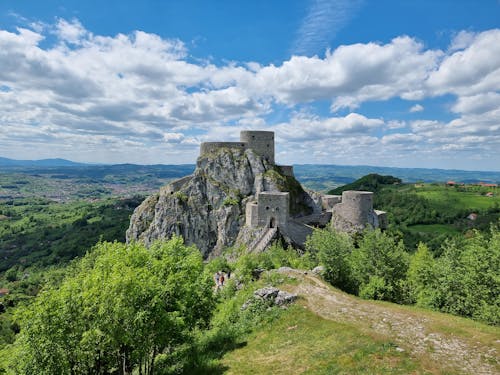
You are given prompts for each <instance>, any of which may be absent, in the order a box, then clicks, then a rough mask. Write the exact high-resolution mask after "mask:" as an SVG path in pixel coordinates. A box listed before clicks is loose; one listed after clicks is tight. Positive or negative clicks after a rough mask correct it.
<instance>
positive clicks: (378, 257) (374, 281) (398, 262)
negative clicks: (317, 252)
mask: <svg viewBox="0 0 500 375" xmlns="http://www.w3.org/2000/svg"><path fill="white" fill-rule="evenodd" d="M350 265H351V269H352V275H353V278H354V280H355V282H356V283H357V285H358V288H359V294H360V296H362V297H364V298H374V299H384V300H388V301H393V302H402V301H403V300H404V297H405V296H404V285H403V282H404V280H405V278H406V272H407V269H408V253H406V251H405V247H404V245H403V242H402V241H399V242H396V241H395V240H394V238H392V237H390V236H388V235H387V234H385V233H383V232H381V231H380V230H379V229H376V230H365V232H364V233H363V237H362V239H361V240H360V242H359V247H358V248H356V249H354V250H353V252H352V254H351V257H350Z"/></svg>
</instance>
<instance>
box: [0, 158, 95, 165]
mask: <svg viewBox="0 0 500 375" xmlns="http://www.w3.org/2000/svg"><path fill="white" fill-rule="evenodd" d="M86 165H88V164H83V163H77V162H74V161H71V160H66V159H42V160H16V159H8V158H2V157H0V167H79V166H86Z"/></svg>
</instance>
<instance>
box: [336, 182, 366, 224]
mask: <svg viewBox="0 0 500 375" xmlns="http://www.w3.org/2000/svg"><path fill="white" fill-rule="evenodd" d="M342 205H343V206H344V207H343V209H344V210H343V211H344V212H343V214H344V217H345V218H346V219H347V220H349V221H350V222H351V223H353V224H354V225H366V224H367V223H369V224H372V223H371V221H372V220H370V219H371V215H372V211H373V193H372V192H370V191H354V190H348V191H344V192H343V193H342Z"/></svg>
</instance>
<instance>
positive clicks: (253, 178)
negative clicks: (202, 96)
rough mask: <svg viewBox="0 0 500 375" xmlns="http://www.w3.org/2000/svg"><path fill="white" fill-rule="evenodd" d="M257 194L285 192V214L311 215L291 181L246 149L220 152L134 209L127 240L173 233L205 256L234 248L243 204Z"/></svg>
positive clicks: (305, 198)
mask: <svg viewBox="0 0 500 375" xmlns="http://www.w3.org/2000/svg"><path fill="white" fill-rule="evenodd" d="M263 191H270V192H272V191H276V192H277V191H288V192H290V212H291V213H294V215H298V216H300V215H306V214H309V213H311V212H312V206H313V205H314V203H313V201H312V198H311V197H310V196H309V195H308V194H307V193H306V192H305V191H304V190H303V189H302V187H301V185H300V184H299V182H298V181H297V180H295V178H294V177H291V176H285V175H283V174H282V173H281V171H280V168H279V167H278V166H276V165H274V164H272V163H270V162H269V161H267V160H266V158H264V157H262V156H260V155H258V154H257V153H255V152H254V151H253V150H251V149H234V148H220V149H218V150H216V151H214V152H210V153H206V154H203V155H201V156H200V157H199V158H198V160H197V166H196V169H195V171H194V173H193V174H192V175H190V176H187V177H184V178H182V179H180V180H177V181H174V182H172V183H171V184H169V185H166V186H164V187H163V188H161V189H160V192H159V193H158V194H155V195H152V196H150V197H148V198H147V199H146V200H145V201H144V202H143V203H142V204H141V205H140V206H139V207H137V208H136V210H135V212H134V214H133V215H132V218H131V221H130V227H129V229H128V230H127V241H128V242H130V241H141V242H144V243H145V244H146V245H149V244H151V243H152V242H153V241H155V240H158V239H166V238H169V237H171V236H172V235H173V234H177V235H182V236H183V237H184V239H185V241H186V243H188V244H194V245H196V246H197V247H198V248H199V249H200V251H201V252H202V253H203V255H204V256H205V257H208V256H209V255H217V254H219V253H220V251H221V250H222V249H223V248H224V247H226V246H232V245H234V243H235V241H236V238H237V237H238V234H239V232H240V230H241V228H242V227H243V226H244V225H245V204H246V203H247V202H248V201H250V200H252V199H254V197H255V195H256V194H258V193H260V192H263Z"/></svg>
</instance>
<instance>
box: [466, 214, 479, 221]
mask: <svg viewBox="0 0 500 375" xmlns="http://www.w3.org/2000/svg"><path fill="white" fill-rule="evenodd" d="M467 219H469V220H472V221H474V220H476V219H477V214H476V213H471V214H469V216H467Z"/></svg>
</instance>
